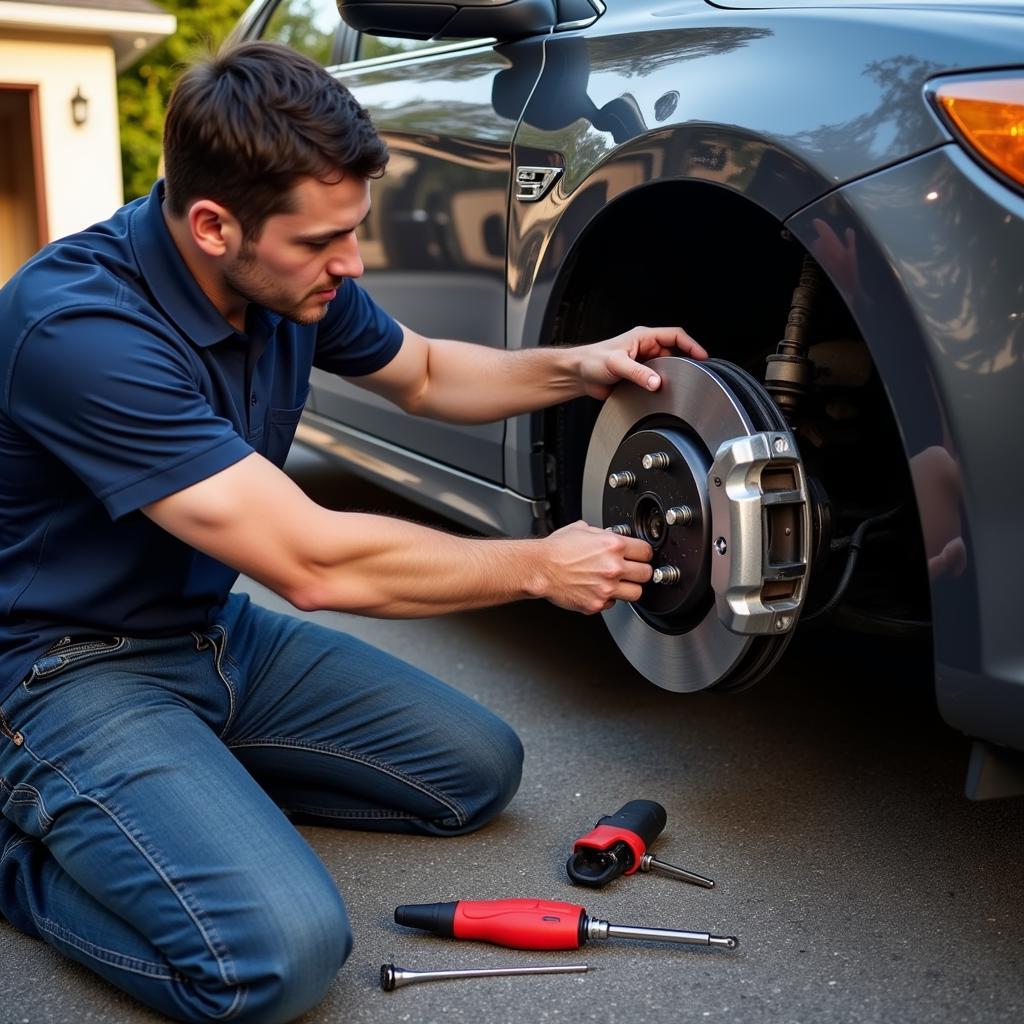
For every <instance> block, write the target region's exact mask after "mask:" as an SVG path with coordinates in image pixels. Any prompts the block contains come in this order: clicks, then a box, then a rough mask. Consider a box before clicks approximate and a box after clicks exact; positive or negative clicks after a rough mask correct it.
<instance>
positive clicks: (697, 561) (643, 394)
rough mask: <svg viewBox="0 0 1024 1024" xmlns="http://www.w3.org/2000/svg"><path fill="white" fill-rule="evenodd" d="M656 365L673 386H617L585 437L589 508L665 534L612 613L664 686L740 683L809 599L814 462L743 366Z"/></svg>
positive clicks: (620, 639) (626, 525) (675, 361)
mask: <svg viewBox="0 0 1024 1024" xmlns="http://www.w3.org/2000/svg"><path fill="white" fill-rule="evenodd" d="M650 367H651V369H653V370H655V371H656V372H657V373H658V374H659V375H660V377H661V380H662V384H661V387H660V388H659V389H658V391H656V392H653V393H651V392H647V391H643V390H641V389H640V388H638V387H635V386H633V385H630V384H622V385H620V386H619V387H618V388H616V390H615V392H614V393H613V394H612V395H611V397H610V398H608V400H607V401H606V402H605V403H604V406H603V407H602V410H601V413H600V415H599V416H598V418H597V423H596V424H595V426H594V432H593V435H592V436H591V440H590V447H589V449H588V451H587V460H586V469H585V472H584V477H583V495H582V498H583V517H584V518H585V519H586V521H587V522H590V523H594V524H598V525H601V526H604V527H607V528H611V529H615V530H616V531H618V532H620V533H627V534H629V535H631V536H636V537H642V538H643V539H644V540H646V541H647V542H648V543H650V545H651V546H652V548H654V561H653V565H654V567H655V572H654V579H653V580H652V581H651V582H650V583H648V584H647V585H646V586H645V587H644V588H643V593H642V594H641V597H640V599H639V600H638V601H636V602H634V603H632V604H628V603H625V602H619V603H617V604H616V605H614V606H613V607H612V608H611V609H609V610H608V611H606V612H604V613H603V614H604V618H605V622H606V623H607V625H608V628H609V630H610V631H611V634H612V636H613V638H614V639H615V642H616V643H617V644H618V646H619V648H620V649H621V650H622V652H623V654H625V656H626V658H627V659H628V660H629V661H630V663H631V664H632V665H633V666H634V667H635V668H636V669H637V670H638V671H639V672H641V673H642V674H643V675H644V676H646V677H647V678H648V679H650V680H651V681H652V682H653V683H656V684H657V685H658V686H661V687H664V688H665V689H668V690H674V691H678V692H693V691H696V690H704V689H708V688H709V687H716V688H719V689H739V688H742V687H745V686H749V685H751V684H752V683H754V682H756V681H757V680H758V679H760V678H761V677H762V676H763V675H764V674H765V673H766V672H767V671H768V670H769V669H770V668H771V667H772V665H774V664H775V662H776V661H777V660H778V658H779V656H780V655H781V654H782V651H783V650H784V649H785V647H786V645H787V644H788V642H789V639H790V637H791V636H792V634H793V628H794V626H795V625H796V621H797V618H798V616H799V612H800V609H801V607H802V605H803V599H804V596H805V594H806V587H807V582H808V578H809V572H810V550H811V540H812V537H811V502H810V500H809V498H808V487H807V482H806V477H805V474H804V470H803V465H802V463H801V461H800V457H799V453H798V450H797V447H796V442H795V439H794V438H793V436H792V434H791V433H790V431H789V428H788V426H787V424H786V422H785V419H784V418H783V416H782V414H781V412H780V411H779V409H778V407H777V406H776V405H775V403H774V402H773V401H772V399H771V397H770V396H769V395H768V393H767V392H766V391H765V390H764V389H763V387H762V386H761V385H760V384H759V383H758V382H757V381H756V380H755V379H754V378H753V377H751V376H749V374H747V373H746V372H745V371H744V370H742V369H740V368H739V367H738V366H735V365H733V364H731V363H726V362H724V361H722V360H710V359H709V360H705V361H703V362H694V361H692V360H689V359H682V358H676V357H669V358H661V359H656V360H653V361H652V362H651V364H650Z"/></svg>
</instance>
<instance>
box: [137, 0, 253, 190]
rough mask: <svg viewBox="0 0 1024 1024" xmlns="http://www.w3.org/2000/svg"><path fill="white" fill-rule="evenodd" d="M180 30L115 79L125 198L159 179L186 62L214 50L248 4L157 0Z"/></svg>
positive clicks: (233, 0) (246, 1)
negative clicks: (168, 113)
mask: <svg viewBox="0 0 1024 1024" xmlns="http://www.w3.org/2000/svg"><path fill="white" fill-rule="evenodd" d="M159 2H160V5H161V6H162V7H164V8H165V9H166V10H167V11H169V12H170V13H171V14H174V15H175V16H176V17H177V19H178V30H177V32H175V33H174V35H173V36H170V37H168V38H167V39H165V40H164V42H163V43H161V44H160V45H159V46H158V47H156V49H154V50H151V51H150V52H149V53H147V54H146V55H145V56H144V57H142V58H141V59H140V60H139V61H138V62H137V63H136V64H134V65H132V67H130V68H129V69H128V70H127V71H124V72H122V74H121V75H120V76H119V78H118V104H119V108H120V118H121V164H122V168H123V172H124V192H125V198H126V199H135V198H137V197H138V196H141V195H145V194H146V193H147V192H148V191H149V189H150V188H151V187H152V184H153V180H154V179H155V178H156V176H157V168H158V165H159V162H160V138H161V134H162V132H163V124H164V110H165V108H166V106H167V100H168V97H169V96H170V94H171V89H172V88H173V86H174V83H175V82H176V81H177V79H178V76H179V75H180V74H181V72H182V71H184V70H185V67H186V66H187V64H188V62H189V61H190V60H193V59H194V58H195V57H196V56H198V55H200V54H202V53H204V52H208V51H209V50H211V49H214V48H216V47H217V46H218V45H219V44H220V43H221V42H222V41H223V40H224V39H225V38H226V37H227V35H228V33H229V32H230V31H231V29H232V28H233V27H234V25H235V22H236V21H238V19H239V17H240V16H241V14H242V12H243V11H244V10H245V8H246V7H247V6H248V4H249V0H159Z"/></svg>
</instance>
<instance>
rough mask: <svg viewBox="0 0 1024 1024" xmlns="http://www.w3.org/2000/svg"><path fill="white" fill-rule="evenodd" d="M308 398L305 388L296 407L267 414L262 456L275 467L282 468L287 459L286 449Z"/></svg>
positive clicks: (272, 410)
mask: <svg viewBox="0 0 1024 1024" xmlns="http://www.w3.org/2000/svg"><path fill="white" fill-rule="evenodd" d="M308 396H309V389H308V388H307V389H306V392H305V394H304V395H303V396H302V401H301V402H300V403H299V404H298V405H296V406H294V407H293V408H278V409H271V410H270V412H269V413H268V414H267V429H266V437H265V439H264V444H263V454H264V455H265V456H266V457H267V458H268V459H269V460H270V461H271V462H273V463H274V465H275V466H283V465H284V460H285V459H286V458H287V457H288V449H289V448H291V446H292V440H293V438H294V437H295V428H296V427H297V426H298V424H299V417H300V416H301V415H302V410H303V409H304V408H305V406H306V398H307V397H308Z"/></svg>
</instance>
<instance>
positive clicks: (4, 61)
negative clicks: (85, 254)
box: [0, 37, 124, 239]
mask: <svg viewBox="0 0 1024 1024" xmlns="http://www.w3.org/2000/svg"><path fill="white" fill-rule="evenodd" d="M0 82H8V83H17V84H33V85H38V86H39V115H40V122H41V131H42V139H43V146H42V149H43V176H44V181H45V189H46V216H47V223H48V227H49V234H50V239H53V238H60V237H61V236H62V235H67V234H70V233H71V232H73V231H79V230H81V229H82V228H84V227H87V226H88V225H89V224H92V223H94V222H95V221H98V220H103V219H104V218H106V217H109V216H110V214H111V213H112V212H113V211H114V210H116V209H117V207H118V206H120V205H121V203H122V202H123V201H124V190H123V185H122V181H121V155H120V136H119V130H118V123H117V82H116V70H115V67H114V52H113V50H112V49H111V46H110V43H109V41H107V40H106V39H101V38H99V37H97V39H96V42H95V44H91V43H89V42H83V41H71V40H63V39H60V38H59V37H54V38H47V39H24V38H23V39H9V38H5V39H0ZM77 88H81V90H82V94H83V95H84V96H86V97H87V98H88V100H89V119H88V121H87V122H86V123H85V124H84V125H81V126H78V125H75V124H73V123H72V121H71V97H72V96H74V94H75V90H76V89H77Z"/></svg>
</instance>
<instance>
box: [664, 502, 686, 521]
mask: <svg viewBox="0 0 1024 1024" xmlns="http://www.w3.org/2000/svg"><path fill="white" fill-rule="evenodd" d="M665 522H666V523H668V525H669V526H675V525H676V523H682V524H683V526H689V525H690V523H692V522H693V509H692V508H690V506H689V505H674V506H673V507H672V508H670V509H669V510H668V511H667V512H666V513H665Z"/></svg>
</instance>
